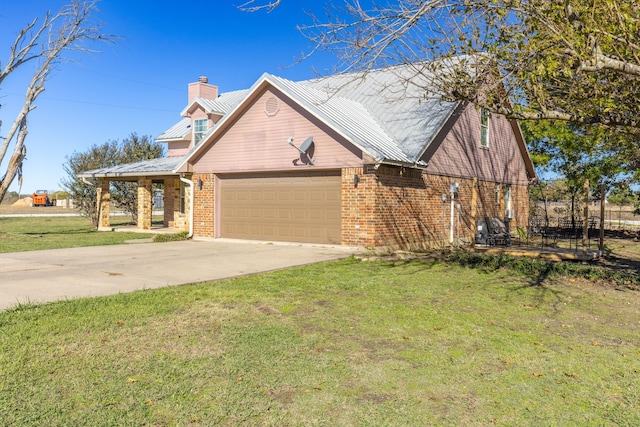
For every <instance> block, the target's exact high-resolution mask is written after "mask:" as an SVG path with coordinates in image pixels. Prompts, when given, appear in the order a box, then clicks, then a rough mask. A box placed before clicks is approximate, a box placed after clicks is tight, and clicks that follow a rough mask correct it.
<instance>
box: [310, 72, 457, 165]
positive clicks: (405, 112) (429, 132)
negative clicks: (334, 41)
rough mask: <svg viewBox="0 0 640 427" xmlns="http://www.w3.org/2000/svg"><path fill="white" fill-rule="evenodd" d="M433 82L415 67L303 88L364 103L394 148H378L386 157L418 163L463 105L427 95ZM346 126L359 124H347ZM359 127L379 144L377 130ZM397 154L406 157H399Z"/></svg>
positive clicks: (318, 81)
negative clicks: (426, 149) (459, 105)
mask: <svg viewBox="0 0 640 427" xmlns="http://www.w3.org/2000/svg"><path fill="white" fill-rule="evenodd" d="M430 79H431V77H430V73H429V72H428V70H427V69H426V68H425V66H424V65H423V64H410V65H403V66H397V67H391V68H384V69H380V70H373V71H369V72H367V73H364V74H361V73H351V74H338V75H334V76H329V77H325V78H321V79H314V80H308V81H304V82H300V84H302V85H305V86H308V87H312V88H318V89H321V90H322V91H324V92H325V93H326V94H327V96H329V97H330V98H329V99H331V98H333V97H342V98H346V99H349V100H351V101H352V102H355V103H358V104H359V105H361V106H362V107H363V108H364V109H365V110H366V111H367V112H368V114H369V115H370V117H371V118H372V119H373V120H374V121H375V122H376V123H377V124H378V127H379V128H381V129H382V130H383V132H384V133H385V135H387V137H388V138H389V139H390V141H391V142H390V144H391V146H393V149H392V150H390V148H391V147H390V146H387V145H385V146H378V148H380V149H381V150H382V151H383V152H384V153H385V156H384V157H385V159H387V160H396V161H402V162H405V161H408V162H410V163H413V162H417V160H418V158H419V157H420V155H421V154H422V153H423V152H424V150H425V148H426V147H427V145H428V144H429V143H430V142H431V141H432V140H433V138H434V137H435V136H436V134H437V133H438V131H439V130H440V129H441V128H442V126H443V125H444V123H445V122H446V121H447V120H448V119H449V117H450V116H451V114H452V113H453V111H454V110H455V108H456V107H457V105H458V103H457V102H447V101H443V100H442V99H440V98H439V97H433V96H431V97H427V93H426V89H427V88H428V87H429V81H430ZM327 108H331V107H327ZM344 125H345V126H357V125H358V124H357V123H349V122H347V123H345V124H344ZM360 125H364V123H361V124H360ZM360 127H361V131H362V133H361V134H360V135H361V139H362V140H364V141H370V142H371V143H372V144H376V136H375V135H374V134H375V133H378V132H379V131H378V129H376V128H373V127H369V126H360ZM397 151H400V152H402V153H403V156H404V157H405V158H406V159H405V158H402V156H398V155H397V154H396V152H397Z"/></svg>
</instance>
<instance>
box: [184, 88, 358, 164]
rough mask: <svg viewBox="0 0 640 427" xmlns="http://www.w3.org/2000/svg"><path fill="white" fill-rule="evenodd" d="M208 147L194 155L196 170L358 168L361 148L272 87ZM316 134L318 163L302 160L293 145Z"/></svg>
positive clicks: (249, 105) (244, 110)
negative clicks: (312, 163)
mask: <svg viewBox="0 0 640 427" xmlns="http://www.w3.org/2000/svg"><path fill="white" fill-rule="evenodd" d="M224 125H225V128H224V129H219V130H218V131H217V132H216V135H215V137H214V139H213V140H212V141H210V142H208V144H207V147H206V149H204V150H202V152H201V153H198V155H197V156H196V157H194V158H192V159H190V161H189V163H191V165H192V167H191V170H192V171H194V172H196V173H223V172H248V171H269V170H282V171H286V170H291V171H293V170H312V169H334V168H344V167H357V166H360V165H362V151H361V150H359V149H358V148H356V147H355V146H353V145H352V144H350V143H349V142H347V141H346V140H345V139H344V138H343V137H341V136H340V135H339V134H337V133H336V132H335V131H333V130H332V129H330V128H329V127H328V126H326V125H325V124H323V123H322V122H321V121H319V120H318V119H317V118H315V117H314V116H312V115H311V114H309V113H308V112H307V111H306V110H305V109H303V108H302V107H300V106H299V105H297V104H296V103H294V102H293V101H291V100H290V98H288V97H287V96H285V95H284V94H283V93H282V92H280V91H278V90H277V89H274V88H272V87H268V88H266V89H265V90H263V91H262V92H260V93H257V94H256V96H255V97H254V98H253V100H252V101H251V102H249V103H248V104H247V105H245V106H243V108H242V109H241V110H240V111H238V112H236V118H235V119H234V120H231V121H229V122H226V123H224ZM309 136H313V140H314V153H313V160H314V165H313V166H309V165H306V164H304V163H303V162H302V161H301V156H300V153H299V152H298V151H297V150H296V149H295V148H294V147H292V146H290V145H289V144H288V143H287V141H288V140H289V138H291V137H293V138H294V141H293V143H294V145H296V146H300V144H302V142H303V141H304V140H305V139H306V138H308V137H309Z"/></svg>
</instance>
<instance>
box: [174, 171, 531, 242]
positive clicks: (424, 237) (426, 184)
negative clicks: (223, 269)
mask: <svg viewBox="0 0 640 427" xmlns="http://www.w3.org/2000/svg"><path fill="white" fill-rule="evenodd" d="M356 175H357V176H358V183H357V185H356V184H355V183H354V177H355V176H356ZM191 179H192V180H193V182H194V184H195V185H194V187H195V188H194V227H193V228H194V235H195V236H197V237H210V238H212V237H215V230H214V224H215V217H214V212H215V199H214V197H215V180H214V175H213V174H194V175H193V176H192V178H191ZM199 180H201V181H202V189H200V187H199ZM453 181H457V182H458V183H460V187H459V190H458V195H457V196H456V199H455V205H457V204H458V203H460V205H461V210H460V216H459V222H458V213H457V209H455V210H454V217H455V223H456V228H455V230H454V238H455V239H457V238H458V237H459V238H460V239H461V240H462V241H464V242H465V243H471V242H472V241H473V238H474V236H475V230H476V221H477V219H480V218H483V217H487V216H499V217H504V210H505V206H504V189H505V186H504V184H502V185H498V184H497V183H495V182H486V181H477V180H473V179H461V178H453V177H445V176H438V175H430V174H426V173H423V172H422V171H420V170H417V169H409V168H401V167H395V166H386V165H383V166H380V168H379V169H378V170H374V169H373V167H371V166H365V167H360V168H344V169H342V190H341V192H342V194H341V197H342V199H341V202H342V244H343V245H348V246H362V247H392V248H409V249H417V248H427V247H440V246H442V245H443V244H444V246H449V237H450V220H451V203H450V202H451V199H450V197H451V194H450V191H449V190H450V184H451V182H453ZM497 185H498V190H499V193H498V196H499V197H498V203H496V186H497ZM474 187H475V190H474ZM166 191H167V190H165V192H166ZM443 193H444V194H446V196H447V199H446V203H444V204H443V202H442V194H443ZM165 199H166V197H165ZM511 200H512V202H511V208H512V209H513V210H514V212H515V218H514V221H513V222H512V229H515V228H516V227H524V226H526V223H527V220H528V215H529V209H528V195H527V186H525V185H512V186H511ZM455 205H454V206H455ZM474 205H475V207H474Z"/></svg>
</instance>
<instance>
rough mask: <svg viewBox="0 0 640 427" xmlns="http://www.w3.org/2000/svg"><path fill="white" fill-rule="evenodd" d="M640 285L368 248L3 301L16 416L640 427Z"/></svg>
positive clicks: (0, 401)
mask: <svg viewBox="0 0 640 427" xmlns="http://www.w3.org/2000/svg"><path fill="white" fill-rule="evenodd" d="M639 327H640V293H638V292H637V291H631V290H626V289H624V288H618V290H616V289H614V288H613V287H609V286H604V285H597V284H594V283H592V282H589V281H586V280H583V279H577V278H574V279H555V278H548V279H547V280H546V281H545V282H544V283H543V284H542V285H539V284H537V280H536V278H534V277H527V276H524V275H520V274H517V273H514V272H513V271H506V270H502V269H497V270H486V269H484V268H480V267H477V268H472V267H462V266H459V265H455V264H447V263H443V262H423V261H411V262H361V261H358V260H355V259H351V260H347V261H342V262H335V263H327V264H319V265H313V266H307V267H302V268H295V269H289V270H286V271H280V272H275V273H270V274H263V275H255V276H251V277H244V278H239V279H234V280H225V281H220V282H214V283H204V284H199V285H189V286H181V287H172V288H165V289H161V290H154V291H142V292H137V293H133V294H122V295H116V296H112V297H104V298H95V299H83V300H77V301H69V302H60V303H54V304H47V305H43V306H20V307H17V308H15V309H13V310H10V311H8V312H2V313H0V331H1V332H2V333H0V419H1V420H3V423H4V424H5V425H20V426H22V425H29V426H36V425H47V426H50V425H90V426H100V425H102V426H112V425H157V426H160V425H171V426H173V425H194V426H199V425H203V426H204V425H207V426H208V425H228V426H235V425H252V426H253V425H259V426H260V425H265V426H266V425H269V426H275V425H278V426H294V425H301V426H302V425H304V426H308V425H326V426H372V425H376V426H378V425H387V426H392V425H393V426H400V425H403V426H404V425H416V426H424V425H451V426H461V425H503V426H514V425H520V426H522V425H532V426H539V425H581V426H584V425H587V426H589V425H592V426H600V425H612V426H613V425H629V426H631V425H640V388H638V384H639V383H640V336H639V335H638V330H639Z"/></svg>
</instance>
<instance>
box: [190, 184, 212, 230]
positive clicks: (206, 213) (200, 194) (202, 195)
mask: <svg viewBox="0 0 640 427" xmlns="http://www.w3.org/2000/svg"><path fill="white" fill-rule="evenodd" d="M191 179H192V181H193V183H194V187H195V188H194V199H193V211H194V214H193V234H194V235H195V236H198V237H211V238H213V237H215V234H214V232H215V230H214V224H215V218H214V213H215V178H214V175H213V174H194V175H193V176H192V178H191ZM200 182H202V189H201V188H200Z"/></svg>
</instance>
